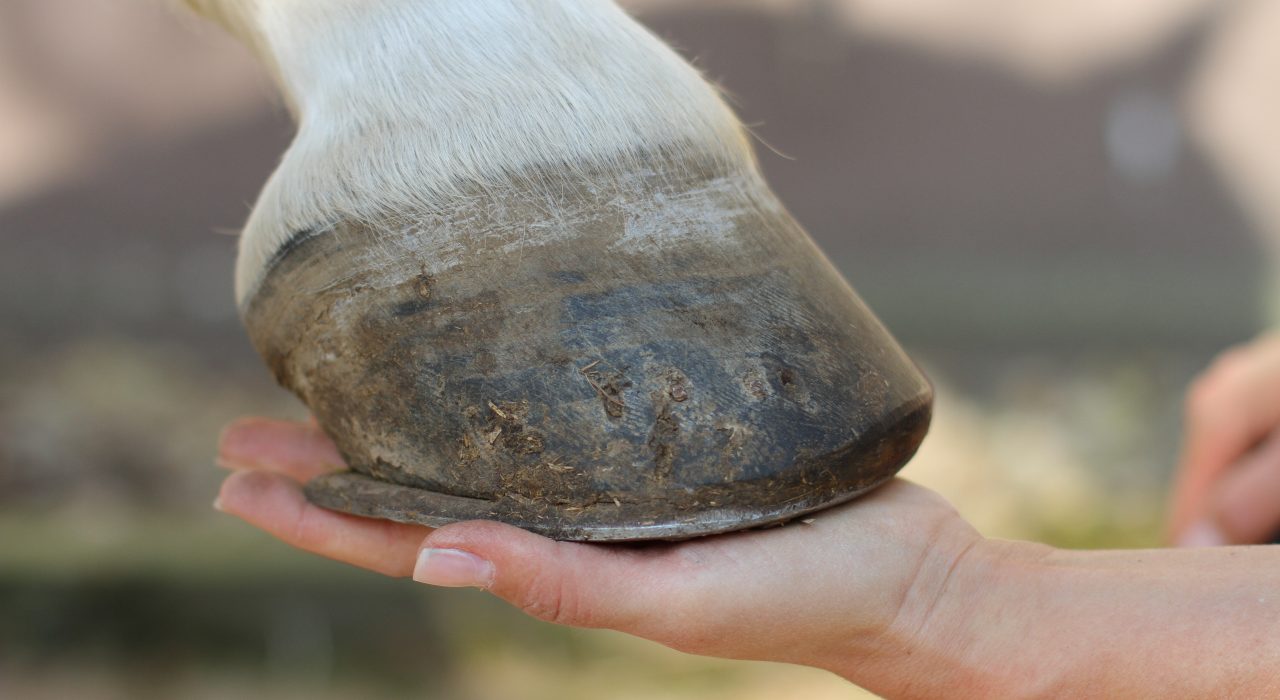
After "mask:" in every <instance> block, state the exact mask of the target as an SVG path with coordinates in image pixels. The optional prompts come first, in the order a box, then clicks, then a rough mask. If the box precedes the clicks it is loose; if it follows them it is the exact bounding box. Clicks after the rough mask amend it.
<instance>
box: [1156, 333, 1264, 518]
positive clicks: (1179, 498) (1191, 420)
mask: <svg viewBox="0 0 1280 700" xmlns="http://www.w3.org/2000/svg"><path fill="white" fill-rule="evenodd" d="M1277 395H1280V343H1278V342H1277V341H1276V339H1274V338H1269V339H1267V340H1264V341H1259V342H1258V343H1255V344H1254V345H1252V346H1250V347H1249V348H1248V349H1245V350H1236V351H1232V352H1229V353H1227V354H1226V355H1224V356H1223V358H1222V359H1220V360H1218V361H1217V362H1215V364H1214V366H1213V367H1212V368H1211V369H1210V370H1209V371H1208V372H1207V373H1206V374H1205V376H1204V377H1203V378H1202V379H1200V380H1198V381H1197V382H1196V384H1195V385H1194V386H1193V388H1192V390H1191V392H1190V393H1189V395H1188V400H1187V420H1186V425H1187V435H1186V442H1185V446H1184V448H1183V453H1182V458H1181V461H1180V464H1179V468H1178V478H1177V482H1176V484H1175V489H1174V496H1173V508H1172V517H1171V520H1170V532H1171V534H1172V535H1174V536H1175V538H1176V537H1177V536H1178V535H1180V534H1182V533H1183V532H1184V531H1185V530H1186V528H1187V527H1189V526H1190V525H1191V524H1192V522H1195V521H1198V520H1201V519H1202V518H1203V517H1204V516H1205V514H1206V513H1207V510H1208V508H1209V498H1210V494H1211V493H1212V492H1213V484H1214V483H1215V482H1216V481H1217V480H1218V479H1219V478H1220V477H1221V476H1222V474H1223V472H1224V471H1226V470H1227V469H1228V468H1229V467H1230V466H1231V465H1232V464H1234V463H1235V462H1236V461H1237V460H1238V459H1240V458H1241V457H1242V456H1243V455H1244V454H1245V453H1246V452H1248V451H1249V450H1250V449H1251V448H1253V447H1254V446H1255V445H1256V444H1257V443H1258V441H1260V440H1261V439H1262V438H1264V437H1265V436H1266V435H1267V434H1268V433H1270V432H1271V430H1272V429H1273V428H1274V427H1275V426H1277V425H1278V424H1280V400H1277V399H1276V398H1275V397H1276V396H1277Z"/></svg>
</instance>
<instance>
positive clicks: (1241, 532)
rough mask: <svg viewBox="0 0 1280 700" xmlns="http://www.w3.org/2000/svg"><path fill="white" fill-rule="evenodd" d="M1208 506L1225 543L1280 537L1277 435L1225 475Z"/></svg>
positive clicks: (1279, 447)
mask: <svg viewBox="0 0 1280 700" xmlns="http://www.w3.org/2000/svg"><path fill="white" fill-rule="evenodd" d="M1211 504H1212V505H1211V518H1212V521H1213V522H1214V523H1216V524H1217V526H1218V527H1219V529H1220V530H1221V532H1222V534H1223V536H1224V538H1225V539H1226V541H1227V542H1228V543H1231V544H1262V543H1265V542H1269V541H1270V540H1271V538H1272V537H1274V536H1275V535H1276V534H1277V533H1280V433H1276V434H1273V435H1272V436H1271V437H1270V438H1268V440H1267V441H1266V442H1265V443H1264V444H1263V445H1262V447H1260V448H1258V449H1257V450H1256V451H1254V452H1252V453H1250V454H1249V455H1248V456H1247V457H1245V458H1244V459H1243V460H1241V461H1240V462H1238V463H1237V464H1236V465H1235V466H1233V467H1232V468H1231V469H1230V470H1229V471H1227V472H1226V474H1225V475H1224V476H1223V478H1222V479H1221V481H1220V482H1219V483H1218V485H1217V487H1216V488H1215V490H1214V494H1213V498H1212V501H1211Z"/></svg>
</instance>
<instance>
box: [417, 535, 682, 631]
mask: <svg viewBox="0 0 1280 700" xmlns="http://www.w3.org/2000/svg"><path fill="white" fill-rule="evenodd" d="M679 559H680V558H679V557H678V556H673V555H672V550H671V548H670V547H664V546H663V545H654V546H647V547H639V548H626V547H620V546H607V545H597V544H580V543H573V542H557V541H554V540H550V539H547V538H545V537H541V536H539V535H535V534H532V533H530V532H526V531H524V530H521V529H519V528H516V527H512V526H510V525H505V524H502V523H497V522H490V521H472V522H463V523H454V524H452V525H446V526H445V527H442V528H440V529H438V530H436V531H434V532H432V533H431V534H430V535H428V536H427V537H426V539H425V540H423V544H422V549H421V550H420V551H419V554H418V560H417V564H416V566H415V568H414V573H413V578H414V580H416V581H418V582H420V583H428V584H434V585H443V586H473V587H477V588H483V589H485V590H488V591H489V592H491V593H493V594H495V595H497V596H498V597H499V598H502V599H503V600H506V601H507V602H509V603H511V604H512V605H515V606H516V607H518V608H520V609H521V610H523V611H524V612H525V613H527V614H529V615H532V616H533V617H536V618H538V619H541V620H545V621H547V622H554V623H556V624H561V625H570V626H574V627H606V628H610V629H616V630H620V631H624V632H630V633H632V634H638V635H641V636H651V635H653V634H660V632H659V631H658V630H659V629H661V625H662V624H663V620H664V619H667V618H668V617H669V616H671V615H676V614H678V610H679V608H680V607H681V606H680V605H678V601H679V599H680V598H681V597H682V596H683V593H682V591H685V590H687V589H688V585H687V584H680V583H678V581H679V580H680V578H681V577H680V576H678V575H672V574H673V573H675V572H676V571H678V569H679V568H680V564H679Z"/></svg>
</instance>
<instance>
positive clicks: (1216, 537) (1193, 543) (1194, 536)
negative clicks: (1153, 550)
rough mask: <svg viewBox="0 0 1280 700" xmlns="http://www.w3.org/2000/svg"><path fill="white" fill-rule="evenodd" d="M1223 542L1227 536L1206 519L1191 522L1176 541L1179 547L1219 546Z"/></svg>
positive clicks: (1225, 542)
mask: <svg viewBox="0 0 1280 700" xmlns="http://www.w3.org/2000/svg"><path fill="white" fill-rule="evenodd" d="M1225 544H1227V538H1226V537H1224V536H1223V534H1222V531H1221V530H1219V529H1218V528H1217V526H1215V525H1214V524H1213V523H1211V522H1209V521H1208V520H1199V521H1196V522H1195V523H1192V524H1191V527H1188V528H1187V529H1186V530H1184V531H1183V533H1182V535H1180V536H1179V537H1178V541H1177V545H1178V546H1179V547H1221V546H1223V545H1225Z"/></svg>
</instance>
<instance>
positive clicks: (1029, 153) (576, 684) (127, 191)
mask: <svg viewBox="0 0 1280 700" xmlns="http://www.w3.org/2000/svg"><path fill="white" fill-rule="evenodd" d="M623 4H624V5H626V6H627V7H628V9H630V10H632V11H633V12H634V13H635V14H636V15H637V16H638V17H639V18H640V19H641V20H642V21H643V22H645V23H646V24H647V25H648V26H649V27H651V28H652V29H653V30H654V31H655V32H657V33H658V34H660V35H661V36H663V37H665V38H666V39H668V40H669V41H671V42H672V43H673V44H674V45H675V46H676V47H677V48H678V49H679V50H680V51H681V52H682V53H683V54H684V55H686V56H688V57H690V58H691V59H693V60H694V61H695V62H696V64H697V65H698V66H699V67H700V68H701V69H702V70H703V71H704V72H705V73H706V74H707V75H708V76H710V77H711V78H713V79H714V80H716V81H717V82H719V83H720V84H721V85H723V87H724V88H725V90H726V91H727V92H728V93H729V94H730V95H731V96H732V99H733V102H734V104H735V106H736V108H737V109H738V111H739V113H740V114H741V115H742V116H743V118H744V120H745V121H747V122H748V123H749V124H751V125H752V128H753V130H754V132H755V133H756V134H757V135H758V136H759V141H760V142H761V145H760V148H759V150H760V156H761V160H762V163H763V167H764V169H765V171H766V174H767V176H768V178H769V180H770V181H771V182H772V183H773V184H774V185H775V186H776V188H777V190H778V191H779V194H780V195H781V196H782V198H783V200H784V201H785V202H786V203H787V204H788V205H789V206H790V207H791V208H792V210H793V211H794V212H795V214H796V215H797V216H798V218H799V219H800V220H801V221H802V222H803V223H804V224H805V225H807V227H808V228H809V230H810V231H811V232H812V234H813V235H814V237H815V238H816V239H817V240H818V241H819V243H820V244H821V245H822V246H823V248H824V249H825V250H826V251H827V252H828V254H829V255H830V256H831V257H832V258H833V260H834V261H835V262H836V263H837V265H839V266H840V267H841V269H843V270H844V272H845V273H846V274H847V275H848V277H849V278H850V279H851V280H852V282H853V283H854V285H855V286H856V287H857V288H858V289H859V291H860V292H861V293H862V295H863V296H864V297H865V298H866V300H867V301H868V302H869V303H870V305H871V306H872V307H873V308H874V309H876V310H877V312H878V313H879V314H880V315H881V316H882V318H883V319H884V320H885V322H886V323H887V324H888V326H889V327H890V328H891V329H892V330H893V331H894V332H895V333H896V334H897V335H898V336H899V338H900V339H901V340H902V341H903V343H904V344H905V345H906V346H907V347H908V349H909V350H910V351H911V353H912V354H913V355H914V356H915V357H916V358H918V360H919V361H920V362H921V363H922V364H923V365H924V366H925V367H926V369H927V370H928V372H929V374H930V376H931V377H932V378H933V380H934V381H935V382H936V384H937V386H938V389H939V401H938V406H937V418H936V423H935V427H934V429H933V432H932V434H931V435H930V437H929V438H928V440H927V441H926V443H925V446H924V448H923V450H922V451H921V453H920V455H919V457H918V458H917V459H916V460H915V461H914V462H913V463H912V464H911V465H910V466H909V467H908V469H907V471H906V474H907V475H908V476H909V477H911V478H914V479H915V480H918V481H920V482H922V483H924V484H926V485H928V486H931V487H933V488H935V489H938V490H939V491H941V492H942V493H943V494H945V495H946V496H947V497H948V498H950V499H951V500H952V501H953V502H954V503H955V504H956V505H957V506H958V507H959V509H960V510H961V511H962V512H963V513H964V514H965V515H966V516H967V517H968V518H969V519H970V520H972V521H973V522H974V523H975V524H976V525H977V526H978V527H979V528H980V529H981V530H982V531H983V532H985V533H986V534H989V535H993V536H1000V537H1017V538H1030V539H1037V540H1041V541H1045V542H1049V543H1052V544H1056V545H1060V546H1069V547H1113V546H1119V547H1129V546H1156V545H1158V544H1159V543H1160V523H1161V518H1162V515H1163V508H1164V501H1165V498H1166V493H1167V487H1168V481H1169V477H1170V474H1171V470H1172V466H1173V464H1174V461H1175V456H1176V451H1177V442H1178V433H1179V421H1180V411H1181V397H1182V393H1183V391H1184V388H1185V385H1186V383H1187V382H1188V380H1189V379H1190V378H1191V377H1192V376H1193V375H1194V374H1195V373H1196V372H1197V371H1198V370H1199V369H1200V368H1202V367H1203V366H1204V365H1205V364H1206V363H1207V362H1208V361H1209V360H1210V359H1211V358H1212V357H1213V356H1214V355H1215V354H1216V353H1217V352H1218V351H1219V350H1220V349H1222V348H1223V347H1225V346H1227V345H1230V344H1233V343H1236V342H1239V341H1242V340H1246V339H1248V338H1250V337H1251V336H1253V335H1254V334H1256V333H1257V332H1258V331H1259V330H1261V329H1263V328H1265V327H1266V326H1267V324H1268V322H1269V320H1270V319H1271V318H1273V317H1274V316H1275V315H1276V314H1275V313H1274V311H1273V309H1275V308H1280V305H1276V304H1274V303H1273V300H1274V299H1275V298H1277V297H1278V296H1280V294H1278V293H1277V292H1276V291H1275V290H1276V289H1277V286H1276V285H1274V284H1273V283H1272V281H1271V280H1272V279H1273V278H1274V275H1272V269H1273V267H1274V264H1273V262H1272V261H1273V260H1275V259H1276V258H1277V257H1280V256H1277V255H1276V251H1277V250H1280V244H1278V243H1277V242H1278V241H1280V130H1278V129H1276V128H1275V125H1276V124H1280V81H1277V80H1275V76H1276V75H1277V74H1278V73H1277V71H1278V70H1280V42H1277V41H1275V40H1274V37H1276V36H1280V3H1275V2H1267V0H1252V1H1225V0H1222V1H1216V0H1126V1H1125V2H1114V0H1042V1H1041V2H1036V3H1028V2H1023V1H1022V0H718V1H717V0H704V1H701V2H691V1H689V0H631V1H629V2H624V3H623ZM290 134H291V126H290V124H289V122H288V118H287V116H286V114H285V112H284V109H283V107H282V105H281V103H280V101H279V100H278V99H277V98H276V97H275V96H274V94H273V92H272V89H271V87H270V85H269V83H268V81H267V79H266V78H265V76H264V73H263V72H262V71H261V70H260V69H259V68H258V66H257V65H256V63H255V62H254V60H253V59H252V57H251V56H249V54H248V53H247V52H246V51H245V50H244V49H242V48H240V47H239V46H238V45H237V44H235V43H234V42H233V41H231V40H230V39H229V38H227V37H226V36H225V35H223V34H222V33H221V32H219V31H218V30H217V29H215V28H213V27H211V26H208V25H206V24H204V23H203V22H201V21H199V20H196V19H194V18H190V17H186V16H183V15H181V14H180V13H178V12H176V11H175V10H172V9H170V8H168V7H166V5H165V3H161V2H156V1H155V0H59V1H58V2H47V1H45V0H4V2H3V3H0V697H4V698H46V697H47V698H65V697H79V698H90V699H96V698H117V697H118V698H150V697H155V698H170V697H194V698H205V697H208V698H218V697H235V698H244V697H263V698H292V697H309V698H330V697H332V698H340V697H362V698H370V697H404V696H408V695H412V696H414V697H421V698H449V699H453V698H462V699H472V698H474V699H477V700H486V699H488V698H521V699H524V698H533V699H537V698H555V699H556V700H573V699H576V698H601V697H608V698H645V699H652V698H676V699H679V698H734V699H747V700H750V699H751V698H770V699H777V698H804V699H805V700H822V699H823V698H854V697H862V695H861V694H860V693H859V691H857V690H856V689H854V688H851V687H849V686H848V685H846V684H844V683H843V682H841V681H839V680H838V679H836V678H834V677H832V676H828V675H826V674H823V673H820V672H816V671H809V670H805V669H798V668H791V667H783V666H771V665H764V664H746V663H729V662H716V661H707V660H702V659H696V658H692V657H687V656H683V655H680V654H677V653H675V652H670V651H667V650H665V649H663V648H661V647H657V646H656V645H651V644H648V643H644V642H639V641H636V640H631V639H628V638H624V637H622V636H620V635H614V634H610V633H604V632H578V631H571V630H564V629H558V628H552V627H550V626H547V625H541V624H538V623H534V622H531V621H529V620H526V619H524V618H523V617H521V616H520V615H519V614H517V613H515V612H514V611H513V610H510V609H508V608H507V607H505V606H504V605H503V604H501V603H497V602H494V601H492V600H490V599H488V598H487V597H485V596H484V595H482V594H479V593H472V592H467V591H429V590H425V589H423V588H422V587H420V586H416V585H413V584H410V583H407V582H404V581H390V580H384V579H381V578H379V577H378V576H375V575H373V574H367V573H364V572H361V571H356V570H353V569H350V568H347V567H344V566H342V565H339V564H336V563H332V562H328V561H324V560H320V559H317V558H313V557H309V556H307V555H304V554H300V553H297V552H293V551H290V550H288V549H286V548H285V547H284V546H282V545H278V544H276V543H274V542H272V541H270V540H268V539H267V538H266V537H264V536H262V535H259V534H257V533H256V532H253V531H251V530H250V528H248V527H247V526H245V525H243V524H241V523H239V522H235V521H232V520H231V519H228V518H224V517H219V516H217V515H215V513H214V512H213V511H212V510H211V509H210V506H209V503H210V501H211V499H212V498H213V495H214V493H215V491H216V487H217V484H218V481H219V478H220V474H219V473H218V471H217V470H216V469H215V468H214V466H213V453H214V444H215V440H216V437H217V434H218V430H219V428H220V427H221V426H222V425H223V424H224V423H225V422H226V421H228V420H229V419H231V418H233V417H235V416H237V415H240V414H245V413H258V414H271V415H280V416H302V415H304V414H303V411H302V409H301V407H300V405H299V404H298V403H297V402H296V401H294V400H293V399H292V398H291V397H290V396H289V395H287V394H285V393H284V392H282V391H281V390H279V389H277V388H275V386H274V385H273V383H272V381H271V379H270V377H269V375H268V373H267V371H266V370H265V368H264V367H263V366H262V365H261V363H260V361H259V359H258V358H257V357H256V356H255V354H254V353H253V350H252V349H251V348H250V346H249V344H248V342H247V340H246V338H245V335H244V333H243V332H242V330H241V328H240V327H239V324H238V320H237V318H236V314H235V309H234V307H233V303H232V298H231V286H230V285H231V267H232V260H233V257H234V246H235V238H234V233H235V231H236V229H237V227H238V226H239V225H240V224H241V223H242V221H243V220H244V218H245V216H246V214H247V212H248V210H249V207H250V206H251V204H252V202H253V199H254V196H255V193H256V192H257V190H258V188H259V187H260V186H261V184H262V182H263V181H264V179H265V178H266V176H267V174H268V173H269V172H270V170H271V169H272V167H273V165H274V163H275V162H276V160H277V158H278V156H279V154H280V153H281V152H282V151H283V149H284V148H285V146H286V144H287V143H288V140H289V138H290Z"/></svg>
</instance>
